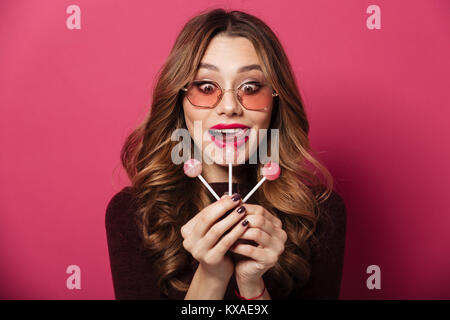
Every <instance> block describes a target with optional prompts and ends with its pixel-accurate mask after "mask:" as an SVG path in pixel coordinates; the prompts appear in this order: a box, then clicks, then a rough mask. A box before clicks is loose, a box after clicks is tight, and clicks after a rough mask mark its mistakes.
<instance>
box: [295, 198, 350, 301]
mask: <svg viewBox="0 0 450 320" xmlns="http://www.w3.org/2000/svg"><path fill="white" fill-rule="evenodd" d="M320 209H321V210H320V211H321V215H320V216H319V219H318V223H317V228H316V237H317V238H316V239H317V242H316V244H312V245H311V259H310V263H311V275H310V279H309V281H308V282H307V284H306V285H305V286H304V287H302V288H300V289H296V290H294V291H293V292H292V293H291V294H290V295H289V297H288V299H320V300H337V299H339V294H340V288H341V279H342V270H343V264H344V252H345V234H346V222H347V214H346V211H347V210H346V207H345V203H344V201H343V199H342V198H341V196H340V195H339V194H338V193H337V192H336V191H333V193H332V194H331V195H330V197H329V198H328V199H327V200H326V201H325V203H322V204H321V207H320Z"/></svg>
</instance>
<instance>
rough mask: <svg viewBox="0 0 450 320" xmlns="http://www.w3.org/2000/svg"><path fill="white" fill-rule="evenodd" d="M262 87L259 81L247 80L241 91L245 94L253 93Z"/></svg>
mask: <svg viewBox="0 0 450 320" xmlns="http://www.w3.org/2000/svg"><path fill="white" fill-rule="evenodd" d="M261 87H262V84H261V83H259V82H247V83H244V84H243V85H242V87H241V91H242V92H243V93H244V94H247V95H252V94H255V93H257V92H258V91H259V89H260V88H261Z"/></svg>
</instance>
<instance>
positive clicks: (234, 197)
mask: <svg viewBox="0 0 450 320" xmlns="http://www.w3.org/2000/svg"><path fill="white" fill-rule="evenodd" d="M239 199H241V195H240V194H239V193H236V194H235V195H234V196H233V197H232V198H231V200H233V201H238V200H239Z"/></svg>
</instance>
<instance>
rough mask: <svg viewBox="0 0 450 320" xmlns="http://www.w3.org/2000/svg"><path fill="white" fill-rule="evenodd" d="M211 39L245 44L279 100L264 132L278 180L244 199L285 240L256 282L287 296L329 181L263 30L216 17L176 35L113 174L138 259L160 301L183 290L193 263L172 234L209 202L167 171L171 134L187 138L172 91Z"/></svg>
mask: <svg viewBox="0 0 450 320" xmlns="http://www.w3.org/2000/svg"><path fill="white" fill-rule="evenodd" d="M219 34H220V35H226V36H229V37H245V38H247V39H248V40H250V41H251V42H252V44H253V45H254V48H255V50H256V52H257V54H258V57H259V59H260V61H261V63H262V69H263V72H264V75H265V77H266V79H267V80H268V81H269V83H270V84H271V85H272V87H273V88H274V89H275V90H276V92H277V93H278V94H279V97H277V99H275V100H274V106H273V113H272V118H271V124H270V128H269V129H271V128H276V129H279V160H280V162H279V164H280V167H281V175H280V177H279V178H278V179H277V180H275V181H271V182H270V183H265V184H263V185H262V186H261V187H260V188H259V189H258V191H257V192H256V193H255V194H254V195H253V197H254V199H256V201H257V203H258V204H259V205H261V206H263V207H264V208H266V209H267V210H269V211H270V212H272V213H273V214H275V215H277V216H278V217H279V218H280V219H281V221H282V222H283V228H284V230H285V231H286V233H287V235H288V240H287V241H286V244H285V250H284V252H283V253H282V254H281V255H280V257H279V259H278V262H277V264H276V265H275V266H274V267H273V268H271V269H270V270H268V271H267V272H266V274H265V275H264V277H265V281H268V282H270V283H273V284H276V285H273V286H272V285H271V284H270V283H269V284H266V285H267V286H268V287H272V290H277V289H278V290H277V291H279V293H280V294H285V295H287V294H288V293H289V292H291V290H292V289H294V288H300V287H301V286H303V285H304V284H305V283H306V282H307V280H308V278H309V276H310V269H311V267H310V263H309V260H310V252H311V244H312V242H311V241H309V240H312V239H314V231H315V230H316V224H317V219H318V217H319V215H320V210H319V203H320V202H322V201H325V200H327V199H328V197H329V196H330V194H331V192H332V189H333V179H332V176H331V174H330V173H329V171H328V170H327V169H326V168H325V166H323V165H322V164H321V163H320V162H319V161H318V160H317V157H316V156H314V152H313V151H312V150H311V149H310V144H309V140H308V131H309V123H308V120H307V117H306V113H305V110H304V104H303V101H302V98H301V96H300V93H299V90H298V88H297V84H296V81H295V78H294V77H293V72H292V69H291V65H290V63H289V60H288V58H287V56H286V53H285V52H284V50H283V48H282V46H281V43H280V42H279V40H278V39H277V37H276V35H275V34H274V32H273V31H272V30H271V29H270V28H269V27H268V26H267V25H266V24H265V23H264V22H263V21H261V20H260V19H259V18H257V17H255V16H252V15H250V14H247V13H244V12H241V11H229V12H227V11H226V10H224V9H221V8H219V9H213V10H208V11H203V12H201V13H200V14H199V15H197V16H195V17H193V18H192V19H190V20H189V21H188V22H187V23H186V24H185V25H184V27H183V29H182V30H181V32H180V34H179V35H178V37H177V39H176V41H175V44H174V46H173V48H172V50H171V52H170V54H169V57H168V58H167V60H166V61H165V63H164V65H163V66H162V68H161V69H160V71H159V74H158V77H157V81H156V84H155V86H154V88H153V96H152V102H151V109H150V111H149V113H148V115H147V117H146V118H145V120H144V121H142V123H141V124H139V125H138V127H137V128H136V129H135V130H134V131H133V132H131V134H130V135H129V136H128V137H127V139H126V141H125V144H124V146H123V148H122V150H121V161H122V165H123V167H124V169H125V171H126V172H127V175H128V177H129V178H130V181H131V187H132V189H133V191H134V193H135V194H136V197H137V200H138V202H139V209H138V210H137V212H136V214H137V221H138V225H139V230H140V232H141V237H142V241H143V245H144V247H145V251H146V253H147V254H148V256H149V257H150V258H151V259H152V261H154V268H155V272H156V275H157V277H158V279H159V280H158V285H159V287H160V290H161V292H163V293H165V294H168V290H169V288H170V287H173V288H175V289H176V290H179V291H182V292H186V291H187V290H188V288H189V284H188V283H185V282H183V281H182V280H180V274H181V272H182V271H183V270H185V268H186V267H188V266H189V265H190V264H191V263H192V261H193V260H192V259H193V258H192V256H191V255H190V254H189V252H187V251H186V250H185V249H184V247H183V245H182V242H183V238H182V236H181V232H180V229H181V227H182V226H183V225H184V224H185V223H186V222H187V221H189V220H190V219H191V218H192V217H193V216H194V215H195V214H197V213H198V212H199V211H201V210H202V209H203V208H204V207H205V206H207V205H209V204H210V203H211V199H210V197H209V196H208V191H207V189H206V188H205V187H204V186H203V184H201V183H200V182H199V179H191V178H188V177H186V176H185V175H184V172H183V166H182V165H175V164H174V163H173V162H172V161H171V151H172V148H174V146H175V145H176V144H177V143H178V142H177V141H172V140H171V134H172V132H173V131H174V130H175V129H178V128H186V124H185V120H184V113H183V108H182V99H183V95H182V91H180V89H181V88H183V87H184V86H185V85H186V84H187V83H189V82H190V81H191V80H193V78H194V77H195V74H196V71H197V68H198V66H199V63H200V61H201V59H202V57H203V55H204V53H205V51H206V48H207V46H208V44H209V42H210V41H211V40H212V38H213V37H215V36H217V35H219ZM269 131H270V130H269ZM268 144H269V145H270V137H268ZM260 167H261V164H255V165H249V166H248V168H249V170H250V171H251V172H250V175H249V177H251V179H252V181H249V185H254V184H256V182H257V181H258V180H259V179H260V178H261V176H260V174H259V173H260ZM317 187H319V188H317ZM186 190H189V192H186ZM315 190H320V192H316V191H315ZM193 194H195V195H196V196H195V197H192V195H193Z"/></svg>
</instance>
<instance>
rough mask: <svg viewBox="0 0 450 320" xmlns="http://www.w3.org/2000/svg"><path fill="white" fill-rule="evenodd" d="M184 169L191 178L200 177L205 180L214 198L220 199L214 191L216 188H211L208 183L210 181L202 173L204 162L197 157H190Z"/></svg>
mask: <svg viewBox="0 0 450 320" xmlns="http://www.w3.org/2000/svg"><path fill="white" fill-rule="evenodd" d="M183 169H184V173H185V174H186V175H187V176H188V177H190V178H195V177H198V178H199V179H200V181H201V182H203V184H204V185H205V187H206V188H208V190H209V192H211V193H212V195H213V196H214V198H216V199H217V200H220V198H219V196H218V195H217V193H215V192H214V189H213V188H211V186H210V185H209V184H208V182H206V180H205V179H204V178H203V177H202V175H201V173H202V163H201V162H200V161H198V160H197V159H189V160H187V161H186V162H185V163H184V166H183Z"/></svg>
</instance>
